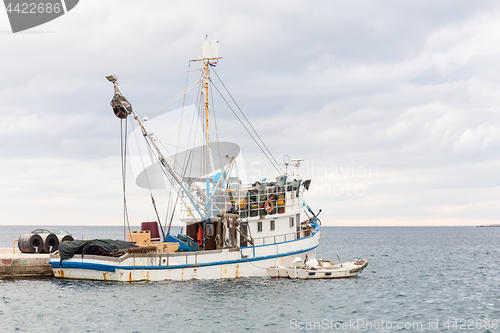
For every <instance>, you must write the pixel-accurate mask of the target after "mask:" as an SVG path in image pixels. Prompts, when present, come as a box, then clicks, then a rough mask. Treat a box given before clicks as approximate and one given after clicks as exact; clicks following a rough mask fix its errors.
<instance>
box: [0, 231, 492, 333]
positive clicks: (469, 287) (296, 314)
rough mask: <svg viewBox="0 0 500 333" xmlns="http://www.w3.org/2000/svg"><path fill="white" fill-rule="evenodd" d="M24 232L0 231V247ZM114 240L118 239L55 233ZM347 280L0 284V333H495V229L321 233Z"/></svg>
mask: <svg viewBox="0 0 500 333" xmlns="http://www.w3.org/2000/svg"><path fill="white" fill-rule="evenodd" d="M31 229H34V227H33V228H32V227H26V226H0V246H1V247H9V246H12V240H13V239H15V238H18V237H19V236H20V235H21V234H23V233H26V232H29V231H31ZM63 229H66V230H67V231H69V232H70V233H72V234H73V235H74V236H75V238H80V239H81V238H82V237H84V238H94V237H100V238H118V239H122V238H123V229H122V228H120V227H74V226H72V227H70V226H68V227H63ZM322 231H323V234H322V245H321V247H319V248H318V257H323V258H326V259H334V260H335V261H337V259H336V258H337V254H338V255H339V256H340V259H341V260H345V261H350V260H353V259H355V258H366V259H367V260H368V262H369V266H368V267H367V268H366V269H365V270H364V271H363V273H362V274H361V275H360V276H359V277H358V278H356V279H345V280H318V281H310V280H309V281H301V280H289V279H269V278H239V279H233V280H222V281H188V282H169V281H166V282H142V283H133V284H129V283H106V282H87V281H63V280H55V279H45V280H36V279H35V280H33V279H26V280H3V281H2V280H0V297H1V300H0V332H246V331H255V332H316V331H320V332H325V331H326V332H328V331H331V332H363V331H370V332H395V331H405V332H436V331H441V332H500V329H499V328H498V326H499V325H500V265H499V264H500V228H476V227H324V228H323V229H322Z"/></svg>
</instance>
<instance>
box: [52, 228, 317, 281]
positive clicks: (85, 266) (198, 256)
mask: <svg viewBox="0 0 500 333" xmlns="http://www.w3.org/2000/svg"><path fill="white" fill-rule="evenodd" d="M319 234H320V232H319V230H318V231H317V232H315V233H313V234H312V235H311V236H308V237H305V238H301V239H298V240H294V241H289V242H282V243H277V244H269V245H261V246H255V247H245V248H241V249H237V248H236V249H223V250H213V251H196V252H179V253H165V254H159V253H149V254H147V253H146V254H144V253H140V254H139V253H138V254H127V255H125V256H122V257H120V258H113V257H105V256H91V255H84V256H81V255H75V256H74V257H73V258H71V259H68V260H64V261H62V262H61V261H60V258H59V256H58V255H52V256H51V259H50V262H49V263H50V264H51V266H52V270H53V272H54V276H55V277H57V278H64V279H84V280H103V281H124V282H133V281H144V280H146V281H162V280H176V281H184V280H192V279H200V280H201V279H228V278H236V277H251V276H268V273H267V270H266V269H267V268H269V267H271V266H277V265H279V266H284V267H288V266H289V265H291V264H292V262H293V260H294V259H296V258H297V257H299V258H301V259H302V260H303V259H304V258H305V257H306V255H307V256H309V257H314V255H315V252H316V247H317V246H318V245H319V241H320V235H319Z"/></svg>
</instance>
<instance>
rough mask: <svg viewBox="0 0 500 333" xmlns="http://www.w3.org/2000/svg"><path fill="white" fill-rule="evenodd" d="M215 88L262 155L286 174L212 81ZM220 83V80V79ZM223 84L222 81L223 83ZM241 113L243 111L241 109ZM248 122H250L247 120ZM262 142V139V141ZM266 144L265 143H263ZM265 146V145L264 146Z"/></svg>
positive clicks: (277, 169)
mask: <svg viewBox="0 0 500 333" xmlns="http://www.w3.org/2000/svg"><path fill="white" fill-rule="evenodd" d="M210 81H211V82H212V84H213V86H214V88H215V90H217V92H218V93H219V95H220V96H221V97H222V99H223V100H224V102H226V104H227V106H228V107H229V109H230V110H231V111H232V112H233V114H234V115H235V116H236V118H237V119H238V121H239V122H240V123H241V125H242V126H243V128H244V129H245V130H246V131H247V133H248V134H249V135H250V137H251V138H252V139H253V141H254V142H255V144H257V146H258V147H259V149H260V150H261V151H262V153H263V154H264V156H266V158H267V159H268V160H269V162H271V165H272V166H273V167H274V168H275V169H276V171H278V172H281V174H284V172H283V170H282V169H281V167H280V166H279V164H278V163H277V162H276V160H275V159H274V157H273V156H272V154H271V153H270V152H269V149H267V147H266V149H267V151H268V152H269V154H270V155H271V157H272V158H273V160H274V162H273V161H272V160H271V158H269V156H268V154H267V153H266V152H265V151H264V149H262V147H261V145H259V143H258V142H257V140H256V139H255V138H254V136H253V135H252V133H251V132H250V131H249V130H248V128H247V127H246V126H245V124H244V123H243V122H242V121H241V119H240V117H238V115H237V114H236V112H235V111H234V109H233V108H232V107H231V105H230V104H229V103H228V102H227V100H226V99H225V98H224V96H223V95H222V93H221V92H220V91H219V89H218V88H217V86H216V85H215V84H214V83H213V81H212V80H210ZM219 81H220V79H219ZM221 82H222V81H221ZM240 111H241V109H240ZM247 121H248V120H247ZM250 126H251V125H250ZM261 141H262V139H261ZM262 143H263V144H264V142H262ZM264 146H265V145H264Z"/></svg>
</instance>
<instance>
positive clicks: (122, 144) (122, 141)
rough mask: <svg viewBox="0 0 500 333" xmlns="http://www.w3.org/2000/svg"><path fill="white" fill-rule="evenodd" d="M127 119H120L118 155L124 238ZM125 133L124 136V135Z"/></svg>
mask: <svg viewBox="0 0 500 333" xmlns="http://www.w3.org/2000/svg"><path fill="white" fill-rule="evenodd" d="M123 122H125V132H124V129H123ZM127 125H128V120H127V119H122V120H121V121H120V155H121V163H122V165H121V168H122V186H123V239H124V240H126V239H127V237H126V234H125V231H126V229H127V227H128V231H129V233H130V222H129V218H128V209H127V196H126V186H125V185H126V177H127V135H126V133H127V128H128V126H127ZM124 133H125V136H124ZM124 137H125V138H124Z"/></svg>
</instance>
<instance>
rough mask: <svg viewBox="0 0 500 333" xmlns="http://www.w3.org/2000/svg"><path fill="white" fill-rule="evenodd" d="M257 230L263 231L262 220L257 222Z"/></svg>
mask: <svg viewBox="0 0 500 333" xmlns="http://www.w3.org/2000/svg"><path fill="white" fill-rule="evenodd" d="M257 231H258V232H261V231H262V221H259V222H257Z"/></svg>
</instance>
